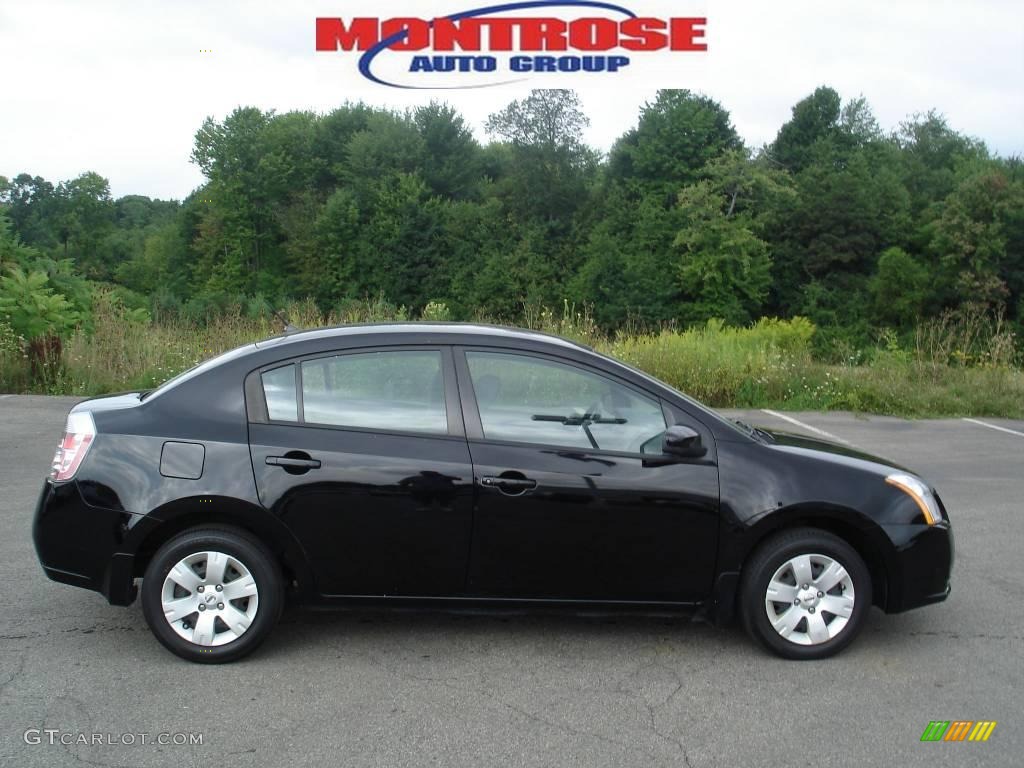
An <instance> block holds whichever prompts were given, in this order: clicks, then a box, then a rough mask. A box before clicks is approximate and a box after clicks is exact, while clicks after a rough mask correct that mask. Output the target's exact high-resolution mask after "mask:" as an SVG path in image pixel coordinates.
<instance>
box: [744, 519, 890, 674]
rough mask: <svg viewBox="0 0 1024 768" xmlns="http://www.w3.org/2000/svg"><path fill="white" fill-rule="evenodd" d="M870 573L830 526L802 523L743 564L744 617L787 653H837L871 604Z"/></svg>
mask: <svg viewBox="0 0 1024 768" xmlns="http://www.w3.org/2000/svg"><path fill="white" fill-rule="evenodd" d="M871 596H872V588H871V574H870V572H869V571H868V568H867V566H866V565H865V564H864V561H863V559H861V557H860V555H858V554H857V551H856V550H855V549H854V548H853V547H851V546H850V545H849V544H847V543H846V542H845V541H843V540H842V539H841V538H839V537H838V536H835V535H833V534H831V533H828V532H826V531H822V530H818V529H816V528H798V529H794V530H791V531H784V532H782V533H780V534H777V535H775V536H773V537H772V538H770V539H768V541H766V542H765V543H764V544H762V545H761V546H760V547H759V548H758V549H757V551H756V552H755V553H754V555H753V556H752V557H751V559H750V562H749V563H748V565H747V566H746V568H745V569H744V573H743V581H742V583H741V587H740V600H741V603H742V604H741V615H742V618H743V624H744V626H745V628H746V630H747V632H748V633H749V634H750V635H751V636H752V637H753V638H754V639H756V640H757V641H758V642H760V643H761V644H762V645H764V646H765V647H767V648H768V649H769V650H771V651H773V652H774V653H776V654H778V655H779V656H782V657H783V658H787V659H797V660H812V659H824V658H826V657H828V656H832V655H833V654H836V653H839V651H841V650H843V648H845V647H846V646H848V645H849V644H850V643H851V642H853V640H854V638H855V637H856V636H857V633H858V632H860V630H861V629H862V627H863V625H864V622H865V620H866V618H867V614H868V611H869V609H870V607H871Z"/></svg>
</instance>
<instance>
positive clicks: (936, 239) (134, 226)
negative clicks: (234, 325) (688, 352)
mask: <svg viewBox="0 0 1024 768" xmlns="http://www.w3.org/2000/svg"><path fill="white" fill-rule="evenodd" d="M587 124H588V119H587V117H586V115H585V114H584V113H583V112H582V110H581V107H580V103H579V100H578V99H577V97H576V95H575V94H574V93H573V92H571V91H555V90H538V91H534V92H532V93H531V94H530V95H529V96H528V97H526V98H524V99H522V100H519V101H514V102H512V103H511V104H509V105H508V107H507V108H506V109H504V110H502V111H500V112H498V113H496V114H494V115H492V116H491V117H490V118H489V119H488V121H487V124H486V131H487V136H488V138H489V142H488V143H486V144H481V143H480V142H478V141H477V139H476V138H475V137H474V135H473V133H472V131H471V130H470V128H469V127H468V126H467V125H466V123H465V121H464V120H463V118H462V117H461V116H460V115H459V114H458V113H457V112H456V111H455V110H454V109H452V108H451V107H449V106H446V105H443V104H436V103H435V104H431V105H429V106H425V107H421V108H419V109H416V110H413V111H409V112H395V111H388V110H382V109H376V108H372V107H369V106H367V105H364V104H345V105H343V106H341V107H339V108H338V109H336V110H334V111H332V112H330V113H328V114H323V115H321V114H315V113H312V112H289V113H286V114H275V113H273V112H265V111H261V110H259V109H257V108H253V107H247V108H240V109H237V110H235V111H234V112H232V113H231V114H230V115H228V116H227V117H226V118H224V119H223V120H220V121H218V120H215V119H213V118H208V119H207V120H206V121H205V122H204V123H203V125H202V126H201V127H200V129H199V130H198V132H197V133H196V137H195V145H194V149H193V152H192V160H193V162H195V163H196V164H197V165H198V167H199V168H200V169H201V170H202V172H203V174H204V176H205V177H206V183H205V184H204V185H203V186H202V187H201V188H199V189H197V190H196V191H195V192H194V193H193V194H192V195H191V196H189V197H188V198H187V199H186V200H184V201H183V202H181V203H178V202H174V201H161V200H151V199H149V198H146V197H141V196H135V195H132V196H127V197H122V198H119V199H117V200H114V199H112V197H111V195H110V190H109V185H108V184H107V182H106V180H105V179H103V178H102V177H100V176H99V175H97V174H95V173H86V174H84V175H82V176H80V177H79V178H77V179H74V180H71V181H66V182H62V183H60V184H57V185H56V186H54V185H53V184H52V183H50V182H48V181H46V180H44V179H42V178H39V177H38V176H36V177H33V176H30V175H28V174H22V175H20V176H17V177H15V178H14V179H13V180H7V179H4V178H3V177H0V212H2V214H3V216H0V261H2V262H3V266H4V269H5V270H7V269H8V268H9V267H11V266H12V265H14V264H19V265H20V266H21V269H22V270H23V271H24V272H25V273H26V274H28V273H29V272H31V271H32V270H33V269H34V270H36V271H44V272H46V273H47V274H48V275H50V279H51V283H50V285H49V289H50V290H51V292H52V293H53V294H55V295H64V294H66V293H67V292H68V291H70V290H72V288H73V286H71V283H70V282H69V281H72V279H73V277H74V275H81V276H84V277H85V278H88V279H89V280H92V281H101V282H109V283H114V284H116V285H118V286H122V288H123V294H124V295H125V297H126V301H128V302H135V303H136V304H138V305H140V306H141V305H145V306H146V307H147V308H149V309H151V311H153V312H156V313H158V314H159V313H167V312H185V313H189V314H192V315H196V316H202V315H205V314H208V313H210V312H215V311H218V309H221V308H224V307H225V306H227V305H229V304H236V305H237V304H240V305H242V306H243V307H244V308H245V309H246V310H247V311H265V310H267V309H269V308H271V307H273V306H276V305H278V304H280V303H282V302H283V301H286V300H288V299H294V298H304V297H312V298H313V299H315V301H316V302H317V303H318V304H319V305H320V306H321V307H322V308H324V309H327V308H332V307H337V306H339V305H341V304H343V303H344V302H346V301H349V300H353V299H359V298H363V297H366V296H384V297H386V298H387V300H389V301H391V302H393V303H394V304H396V305H404V306H406V307H409V308H410V309H411V310H413V311H415V310H417V309H419V308H422V307H423V306H424V305H425V304H427V303H428V302H429V301H443V302H445V303H446V304H447V305H448V307H449V308H450V310H451V312H452V314H453V316H454V317H456V318H460V319H471V318H473V317H475V316H478V315H482V314H485V315H488V316H491V317H493V316H499V317H504V318H507V319H510V320H514V319H515V318H516V317H517V316H519V315H520V314H521V313H522V312H523V310H524V307H526V306H529V305H538V304H544V305H548V306H561V304H562V302H563V301H565V300H569V301H571V302H576V303H577V304H586V305H589V306H591V307H592V308H593V312H594V314H595V317H596V318H597V320H598V321H599V322H600V323H601V324H602V325H604V326H606V327H608V328H615V327H620V326H622V325H623V324H624V323H626V322H628V321H631V320H638V321H641V322H644V323H647V324H659V323H664V322H675V323H677V324H689V323H693V322H701V321H704V320H706V319H708V318H711V317H719V318H723V319H724V320H725V321H727V322H729V323H734V324H741V323H747V322H749V321H751V320H752V319H755V318H757V317H759V316H762V315H766V314H768V315H777V316H783V317H787V316H793V315H804V316H808V317H810V318H811V319H812V320H813V321H814V322H815V323H816V324H817V325H818V326H819V327H822V328H824V329H826V334H825V336H826V338H827V337H828V336H829V334H831V335H832V336H841V337H843V338H846V339H847V340H849V341H852V342H854V343H866V342H868V341H870V340H871V338H872V335H873V333H874V331H875V329H877V328H878V327H881V326H886V327H891V328H895V329H907V328H909V327H911V326H913V325H914V324H915V323H916V322H917V321H918V319H919V318H921V317H926V316H934V315H937V314H939V313H940V312H943V311H945V310H949V309H956V308H958V307H962V306H964V305H965V304H971V305H973V306H975V307H981V308H984V309H986V310H989V311H994V312H1004V313H1005V315H1006V317H1007V318H1008V319H1009V320H1010V321H1011V322H1017V323H1019V322H1020V321H1021V320H1024V171H1022V168H1021V163H1020V161H1019V159H1017V158H1011V159H1006V158H1001V157H998V156H995V155H993V154H992V153H990V152H989V151H988V150H987V148H986V147H985V145H984V144H983V143H982V142H980V141H977V140H974V139H971V138H968V137H966V136H963V135H961V134H959V133H957V132H956V131H955V130H953V129H952V128H951V127H950V126H949V125H948V124H947V123H946V121H945V120H944V119H943V118H942V117H941V116H939V115H937V114H935V113H929V114H925V115H918V116H914V117H911V118H909V119H908V120H907V121H906V122H905V123H903V124H902V125H900V126H899V128H898V129H897V130H896V131H895V132H892V133H886V132H884V131H883V130H882V129H881V128H880V127H879V125H878V123H877V121H876V120H875V118H874V116H873V115H872V113H871V110H870V107H869V106H868V104H867V103H866V102H865V101H864V100H863V99H854V100H850V101H847V102H845V103H843V102H842V100H841V98H840V96H839V94H837V93H836V92H835V91H834V90H832V89H830V88H825V87H823V88H819V89H818V90H816V91H815V92H814V93H813V94H811V95H809V96H808V97H807V98H805V99H803V100H802V101H800V102H799V103H798V104H797V105H796V106H795V107H793V110H792V117H791V118H790V120H789V121H788V122H786V123H785V124H784V125H783V126H781V128H780V129H779V132H778V135H777V136H776V138H775V140H774V141H773V142H771V143H770V144H769V145H767V146H764V147H761V148H758V149H756V150H755V149H753V148H751V147H748V146H745V145H744V142H743V141H742V139H741V138H740V137H739V136H738V135H737V133H736V130H735V129H734V127H733V125H732V123H731V121H730V117H729V113H728V112H727V111H726V110H725V109H724V108H723V107H722V106H721V105H720V104H718V103H717V102H715V101H714V100H712V99H710V98H707V97H705V96H701V95H697V94H694V93H691V92H689V91H681V90H666V91H661V92H660V93H659V94H658V96H657V98H656V99H654V100H653V101H652V102H650V103H648V104H646V105H645V106H644V107H643V108H642V110H641V113H640V115H639V120H638V122H637V125H636V127H635V128H633V129H631V130H630V131H628V132H627V133H626V134H625V135H623V136H622V137H620V138H619V140H618V141H617V142H616V143H615V145H614V146H613V147H612V149H611V151H610V152H609V153H608V154H607V155H606V156H604V155H602V154H601V153H599V152H596V151H595V150H594V149H593V148H591V147H589V146H587V145H586V144H585V143H584V141H583V140H582V138H581V137H582V132H583V129H584V128H585V127H586V126H587ZM3 217H6V219H7V222H6V223H5V222H3V221H2V218H3ZM4 243H6V244H4ZM33 265H34V266H33ZM62 281H63V282H62ZM75 290H80V286H79V288H76V289H75ZM140 297H141V298H140ZM68 298H69V299H70V300H71V301H72V302H74V301H75V300H74V299H73V298H72V297H68ZM83 309H84V307H83Z"/></svg>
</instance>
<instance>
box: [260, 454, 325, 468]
mask: <svg viewBox="0 0 1024 768" xmlns="http://www.w3.org/2000/svg"><path fill="white" fill-rule="evenodd" d="M267 464H269V465H270V466H272V467H294V468H297V469H320V459H300V458H296V457H294V456H267Z"/></svg>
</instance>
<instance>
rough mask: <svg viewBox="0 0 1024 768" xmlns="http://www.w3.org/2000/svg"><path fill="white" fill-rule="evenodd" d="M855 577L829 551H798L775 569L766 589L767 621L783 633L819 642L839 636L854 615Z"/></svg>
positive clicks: (792, 639) (797, 640) (802, 642)
mask: <svg viewBox="0 0 1024 768" xmlns="http://www.w3.org/2000/svg"><path fill="white" fill-rule="evenodd" d="M853 603H854V590H853V579H851V578H850V574H849V573H847V572H846V569H845V568H844V567H843V565H842V564H841V563H840V562H839V561H838V560H835V559H833V558H831V557H828V556H826V555H817V554H809V555H797V556H796V557H794V558H792V559H790V560H787V561H786V562H784V563H783V564H782V565H781V566H779V569H778V570H777V571H775V575H774V576H772V578H771V581H769V582H768V589H767V592H766V593H765V600H764V607H765V612H766V613H767V614H768V621H769V622H771V625H772V627H773V628H774V629H775V631H776V632H778V633H779V635H780V636H781V637H784V638H786V639H787V640H789V641H790V642H792V643H797V644H798V645H818V644H820V643H824V642H826V641H828V640H831V639H832V638H834V637H837V636H838V635H839V633H840V632H842V631H843V629H844V628H845V627H846V625H847V624H848V623H849V621H850V617H851V616H852V615H853Z"/></svg>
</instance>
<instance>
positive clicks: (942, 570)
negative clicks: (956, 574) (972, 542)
mask: <svg viewBox="0 0 1024 768" xmlns="http://www.w3.org/2000/svg"><path fill="white" fill-rule="evenodd" d="M885 532H886V533H887V534H888V535H889V538H890V539H891V540H892V543H893V544H894V545H895V547H896V552H895V556H894V557H893V559H892V562H891V564H890V566H889V570H890V573H889V574H888V577H889V578H888V590H887V594H886V600H885V612H886V613H901V612H902V611H909V610H910V609H912V608H920V607H921V606H924V605H931V604H932V603H939V602H942V601H943V600H945V599H946V598H947V597H949V593H950V589H951V586H950V578H951V576H952V572H953V558H954V544H953V530H952V528H950V526H949V522H948V521H946V520H943V521H942V522H941V523H939V524H938V525H890V526H885Z"/></svg>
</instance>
